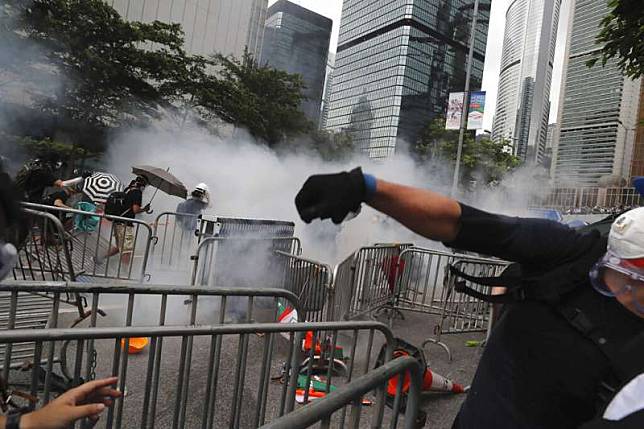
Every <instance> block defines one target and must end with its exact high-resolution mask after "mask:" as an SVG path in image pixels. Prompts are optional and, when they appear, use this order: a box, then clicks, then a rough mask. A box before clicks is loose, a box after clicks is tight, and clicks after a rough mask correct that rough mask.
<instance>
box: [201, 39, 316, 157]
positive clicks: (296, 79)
mask: <svg viewBox="0 0 644 429" xmlns="http://www.w3.org/2000/svg"><path fill="white" fill-rule="evenodd" d="M214 64H215V69H216V70H217V73H216V75H215V76H213V77H211V78H210V79H209V80H208V83H207V85H206V86H204V87H203V88H202V90H201V92H200V93H199V94H197V98H196V99H195V104H196V105H197V106H199V107H201V108H202V109H205V111H206V112H207V113H208V114H214V115H217V116H218V117H219V118H221V119H223V120H225V121H227V122H229V123H231V124H233V125H235V126H236V127H243V128H246V129H247V130H248V131H249V132H250V133H251V135H253V136H254V137H255V138H258V139H261V140H263V141H265V142H266V143H267V144H268V145H269V146H275V145H276V144H278V143H279V142H281V141H283V140H285V139H288V138H290V137H293V136H295V135H298V134H301V133H304V132H308V131H309V130H311V129H312V123H310V121H309V120H308V119H307V118H306V116H305V115H304V113H302V111H301V110H300V105H301V102H302V100H303V98H304V96H303V94H302V92H303V89H304V81H303V80H302V77H301V76H300V75H297V74H289V73H286V72H284V71H281V70H276V69H274V68H271V67H269V66H267V65H265V66H261V65H259V64H258V63H257V61H256V60H255V59H254V58H253V56H252V55H251V54H250V53H248V51H246V52H244V55H243V57H242V58H241V59H239V60H238V59H236V58H234V57H232V56H223V55H221V54H217V55H215V56H214Z"/></svg>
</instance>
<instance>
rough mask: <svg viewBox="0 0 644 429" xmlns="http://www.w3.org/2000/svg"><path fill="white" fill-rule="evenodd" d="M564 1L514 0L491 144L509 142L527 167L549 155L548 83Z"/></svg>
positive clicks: (508, 19) (507, 18) (508, 16)
mask: <svg viewBox="0 0 644 429" xmlns="http://www.w3.org/2000/svg"><path fill="white" fill-rule="evenodd" d="M560 5H561V0H514V1H513V2H511V3H510V5H509V7H508V9H507V13H506V15H505V34H504V38H503V52H502V54H501V72H500V75H499V92H498V96H497V104H496V112H495V115H494V124H493V126H492V139H494V140H501V139H505V140H510V141H512V143H513V145H512V146H513V147H514V152H515V154H516V155H517V156H518V157H519V158H520V159H521V160H522V161H524V162H529V163H542V162H543V158H544V155H545V151H546V136H547V131H548V115H549V113H550V101H549V99H550V82H551V80H552V64H553V61H554V56H555V42H556V38H557V23H558V22H559V8H560Z"/></svg>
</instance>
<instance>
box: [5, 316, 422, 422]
mask: <svg viewBox="0 0 644 429" xmlns="http://www.w3.org/2000/svg"><path fill="white" fill-rule="evenodd" d="M376 332H380V333H381V334H382V340H383V341H384V342H385V343H386V344H388V345H389V347H388V348H387V352H388V353H387V359H386V360H385V361H386V362H388V361H389V360H390V358H391V354H392V346H391V345H392V344H393V343H392V341H393V335H392V333H391V331H390V330H389V329H388V328H387V327H386V326H385V325H383V324H381V323H377V322H371V321H368V322H326V323H297V324H279V323H267V324H259V323H246V324H237V325H233V324H230V325H225V324H219V325H205V326H150V327H121V328H76V329H37V330H8V331H0V344H4V345H5V346H6V347H7V348H10V347H11V346H12V345H15V344H19V343H24V342H33V343H35V358H34V363H33V365H32V366H31V367H30V368H29V374H28V377H27V381H26V382H25V386H26V388H27V390H28V392H29V393H30V394H31V395H33V396H35V397H37V398H38V404H39V405H40V404H46V403H47V402H48V401H49V396H48V394H47V393H43V392H51V391H52V390H53V389H54V386H53V385H52V380H51V379H45V380H42V378H41V377H40V376H39V373H40V372H41V370H42V366H43V365H48V364H49V362H46V363H44V364H43V363H42V362H43V361H42V359H41V358H42V356H43V355H44V354H46V353H47V352H49V353H53V352H54V350H55V349H57V348H60V347H61V344H72V345H73V346H72V349H73V353H70V356H71V357H72V359H71V362H70V367H72V368H74V380H73V384H74V385H77V384H79V383H80V382H82V381H83V380H82V379H81V372H82V368H83V367H84V366H86V365H87V363H86V361H87V360H88V359H87V355H86V353H85V345H86V344H87V343H90V342H91V343H93V344H94V345H95V347H96V349H97V350H98V351H99V352H98V354H97V355H96V359H97V362H96V366H95V368H94V371H95V373H96V377H98V378H100V377H106V376H112V375H114V376H118V377H119V381H118V387H119V389H120V390H121V391H122V392H124V393H125V395H124V397H123V398H119V399H117V400H116V401H115V404H114V406H113V407H111V408H110V409H109V410H108V412H107V413H106V416H105V427H106V428H121V427H128V428H129V427H137V428H139V427H140V428H146V429H148V428H154V427H155V426H158V427H170V426H171V427H173V428H183V427H200V428H212V427H217V428H219V427H230V428H238V427H258V426H260V425H263V424H265V423H266V422H268V421H272V420H274V419H276V418H278V417H282V416H284V415H285V414H288V413H291V412H292V411H293V410H294V409H295V407H296V405H295V403H296V401H297V402H305V403H306V402H308V401H309V398H310V397H309V391H310V390H309V389H310V388H311V387H312V386H313V385H314V383H319V384H322V386H323V388H322V389H323V391H326V392H331V391H333V390H336V389H337V392H338V394H336V395H333V396H331V395H329V398H330V401H329V402H331V403H332V404H333V406H332V408H333V409H334V410H337V409H339V408H342V407H343V406H344V404H337V402H335V401H337V398H338V397H340V398H341V399H343V401H344V398H350V397H356V395H358V394H359V395H360V396H362V395H364V394H365V393H366V392H367V391H370V390H372V389H373V387H379V388H378V390H377V393H376V395H377V397H376V399H375V402H374V406H373V407H372V409H370V410H369V414H370V415H371V418H372V422H373V424H372V427H381V426H382V422H383V418H384V415H385V409H384V407H385V400H384V394H385V392H384V382H385V381H386V380H387V379H388V378H389V377H390V376H393V375H395V374H396V373H400V371H403V370H408V369H409V370H411V371H413V372H414V374H415V375H416V376H417V374H418V368H417V366H416V367H414V366H413V365H411V364H406V363H405V364H401V363H396V364H395V365H393V366H392V365H387V364H385V365H384V366H383V367H381V368H380V369H378V370H374V371H375V374H376V376H375V377H369V378H367V379H363V378H359V379H358V380H356V384H351V381H352V379H353V378H355V377H357V376H360V375H362V374H368V373H369V372H370V371H371V369H370V366H371V365H372V363H373V362H374V360H375V359H372V357H374V356H375V353H373V351H374V346H375V344H374V342H375V340H376V339H378V340H380V336H379V337H376V335H375V334H376ZM137 337H149V338H150V339H151V346H150V349H149V351H148V356H145V355H143V356H140V355H133V356H130V355H129V354H128V353H125V351H124V350H127V349H128V347H129V342H130V339H131V338H137ZM303 337H306V338H309V337H312V338H313V341H314V342H319V344H320V347H317V346H313V347H310V348H309V350H306V349H305V348H304V349H303V344H305V343H306V342H304V343H303V342H302V339H303ZM318 340H319V341H318ZM160 344H164V345H165V346H166V348H165V352H164V354H163V356H161V354H160V353H156V348H157V347H158V346H159V345H160ZM341 345H344V346H345V347H346V349H348V350H349V354H348V356H344V357H340V356H338V350H339V349H338V347H340V346H341ZM320 349H321V350H320ZM342 350H345V349H342ZM358 350H359V351H360V352H358ZM251 356H257V357H260V359H249V358H250V357H251ZM324 356H333V358H332V359H328V360H327V361H324V360H323V359H322V358H323V357H324ZM90 360H91V359H90ZM314 360H315V363H312V362H313V361H314ZM128 362H129V365H130V369H131V370H130V371H126V370H127V366H128ZM399 362H403V361H399ZM404 362H406V361H404ZM280 363H283V367H282V373H281V374H282V375H281V376H280V377H279V379H280V380H281V383H280V382H272V381H271V380H272V378H271V372H272V371H275V368H279V367H280ZM323 363H324V364H325V365H323ZM340 367H344V368H345V369H346V371H345V372H344V373H342V376H340V375H339V372H338V369H339V368H340ZM315 374H319V375H315ZM319 377H323V378H319ZM365 381H366V382H365ZM416 382H417V381H416ZM341 383H342V384H347V387H346V388H345V389H342V390H340V386H341ZM336 385H337V386H336ZM400 385H401V386H402V383H400ZM331 386H336V389H332V387H331ZM300 389H302V390H304V393H302V392H301V391H300ZM318 389H320V387H318ZM417 389H418V387H417V386H413V387H412V392H413V395H412V396H411V402H410V403H409V405H408V407H411V410H410V411H408V414H409V415H410V416H411V415H412V414H413V412H414V410H415V406H416V405H415V404H416V402H415V398H416V396H415V395H416V392H417ZM347 392H349V393H348V394H347ZM35 405H36V404H31V405H30V406H31V407H32V408H33V406H35ZM305 408H308V407H305ZM346 411H347V410H346V408H343V411H342V413H341V415H339V416H338V418H339V419H340V427H344V421H345V417H346ZM361 411H362V410H361V407H359V406H357V404H355V405H354V407H353V408H352V410H351V414H350V416H349V421H350V422H351V423H353V422H357V421H358V419H359V414H360V412H361ZM397 414H398V413H396V416H397Z"/></svg>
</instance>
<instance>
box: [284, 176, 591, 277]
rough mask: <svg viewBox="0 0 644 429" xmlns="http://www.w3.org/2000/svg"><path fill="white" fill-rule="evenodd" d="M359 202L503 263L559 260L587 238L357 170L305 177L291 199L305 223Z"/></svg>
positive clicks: (342, 214)
mask: <svg viewBox="0 0 644 429" xmlns="http://www.w3.org/2000/svg"><path fill="white" fill-rule="evenodd" d="M362 202H366V203H367V204H368V205H370V206H372V207H373V208H375V209H376V210H378V211H380V212H382V213H384V214H386V215H389V216H391V217H392V218H394V219H396V220H397V221H398V222H400V223H402V224H403V225H405V226H406V227H408V228H409V229H411V230H412V231H414V232H416V233H418V234H420V235H422V236H424V237H427V238H429V239H432V240H437V241H442V242H444V243H445V244H446V245H447V246H450V247H453V248H456V249H460V250H467V251H473V252H477V253H481V254H484V255H489V256H496V257H499V258H503V259H506V260H509V261H515V262H528V263H530V264H541V265H549V264H552V263H559V262H562V261H564V260H566V259H568V258H572V257H575V255H576V254H578V252H583V251H585V249H586V248H587V246H588V245H590V244H591V243H592V242H593V239H590V238H589V239H588V240H586V239H585V238H584V236H583V235H581V234H579V233H577V232H576V231H574V230H572V229H570V228H568V227H567V226H565V225H561V224H558V223H556V222H552V221H548V220H544V219H526V218H518V217H510V216H502V215H496V214H492V213H487V212H485V211H482V210H477V209H475V208H472V207H469V206H467V205H464V204H461V203H459V202H458V201H456V200H454V199H452V198H449V197H446V196H443V195H440V194H438V193H435V192H432V191H429V190H424V189H419V188H413V187H409V186H404V185H398V184H395V183H390V182H386V181H383V180H377V179H375V178H374V177H373V176H370V175H363V174H362V171H361V170H360V169H359V168H358V169H354V170H352V171H351V172H348V173H347V172H345V173H338V174H328V175H316V176H311V177H310V178H309V179H308V180H307V181H306V183H305V184H304V186H303V188H302V190H301V191H300V192H299V193H298V195H297V197H296V199H295V204H296V206H297V209H298V211H299V213H300V216H301V217H302V219H303V220H304V221H305V222H310V221H311V220H313V219H315V218H321V219H327V218H331V219H332V220H333V222H335V223H340V222H342V221H343V220H344V219H345V218H346V216H347V214H348V213H350V212H357V211H358V210H359V208H360V205H361V203H362ZM586 241H588V243H586Z"/></svg>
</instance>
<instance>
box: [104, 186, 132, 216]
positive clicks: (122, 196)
mask: <svg viewBox="0 0 644 429" xmlns="http://www.w3.org/2000/svg"><path fill="white" fill-rule="evenodd" d="M128 191H129V190H126V191H116V192H112V193H111V194H110V195H109V196H108V197H107V200H106V201H105V214H108V215H110V216H124V215H126V214H127V212H129V211H130V210H131V207H128V204H127V193H128Z"/></svg>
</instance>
